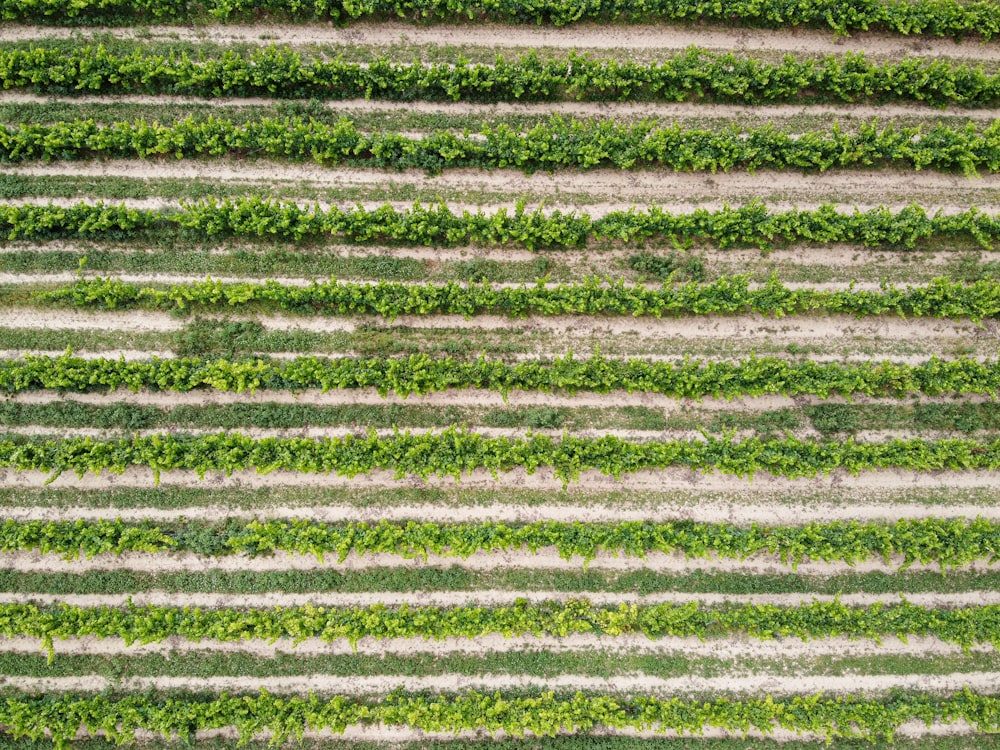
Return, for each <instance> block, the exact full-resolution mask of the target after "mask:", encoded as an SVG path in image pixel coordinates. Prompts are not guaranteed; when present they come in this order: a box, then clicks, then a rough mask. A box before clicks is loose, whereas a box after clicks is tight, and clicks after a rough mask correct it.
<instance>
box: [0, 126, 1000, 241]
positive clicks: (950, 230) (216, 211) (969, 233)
mask: <svg viewBox="0 0 1000 750" xmlns="http://www.w3.org/2000/svg"><path fill="white" fill-rule="evenodd" d="M998 127H1000V125H998ZM168 227H174V228H180V229H181V230H182V231H183V232H184V233H185V234H186V235H187V236H190V237H193V238H212V237H222V236H235V237H267V238H272V239H279V238H280V239H284V240H294V241H303V240H318V239H322V238H328V237H331V236H332V237H337V238H339V239H341V240H343V241H346V242H353V243H365V242H381V243H385V242H396V243H409V244H414V245H426V246H456V245H469V244H475V245H497V244H507V243H511V244H519V245H523V246H525V247H527V248H529V249H532V250H534V249H536V248H538V249H541V248H552V249H563V248H578V247H583V246H585V245H586V244H587V242H588V241H590V240H606V241H615V242H625V243H637V244H638V243H642V242H644V241H650V240H655V241H657V242H664V241H666V242H671V243H673V244H674V245H677V246H681V245H690V244H692V243H693V242H695V241H712V242H714V243H716V244H717V245H719V246H720V247H722V248H730V247H747V246H749V247H759V248H768V247H771V246H773V245H775V244H781V243H790V242H816V243H852V244H859V245H864V246H865V247H890V248H914V247H916V245H917V243H918V242H923V241H927V240H930V239H935V240H939V241H966V242H967V241H972V242H975V243H977V244H979V245H980V246H981V247H983V248H990V247H992V240H995V239H997V238H998V237H1000V218H995V217H992V216H989V215H987V214H985V213H983V212H982V211H980V210H979V209H976V208H970V209H968V210H967V211H964V212H962V213H959V214H954V215H944V214H941V213H938V214H935V215H933V216H930V215H928V213H927V212H926V211H925V210H924V209H923V208H921V207H919V206H909V207H907V208H904V209H902V210H900V211H895V212H894V211H891V210H889V209H887V208H884V207H882V208H877V209H871V210H868V211H858V210H855V211H854V212H853V213H840V212H838V211H837V209H836V208H835V207H834V206H831V205H824V206H821V207H820V208H818V209H815V210H802V211H800V210H794V209H793V210H789V211H772V210H769V209H768V208H767V207H765V206H764V205H762V204H760V203H751V204H749V205H746V206H743V207H740V208H729V207H725V208H723V209H720V210H715V211H710V210H706V209H701V208H699V209H696V210H694V211H692V212H691V213H671V212H669V211H666V210H664V209H662V208H659V207H657V206H651V207H649V208H647V209H644V210H639V209H631V210H629V211H613V212H610V213H608V214H606V215H604V216H601V217H599V218H591V217H590V216H587V215H586V214H578V213H575V212H574V213H563V212H560V211H554V212H551V213H547V212H544V211H543V210H542V209H541V208H536V209H533V210H528V209H526V208H525V207H524V205H523V204H520V205H518V207H517V208H516V209H515V210H514V211H512V212H508V211H507V210H506V209H505V208H500V209H497V210H496V211H494V212H493V213H484V212H483V211H477V212H476V213H472V212H470V211H463V212H462V213H461V214H456V213H454V212H452V211H451V210H450V209H449V208H448V207H447V206H445V205H443V204H442V205H437V206H433V207H424V206H422V205H420V204H414V206H413V207H412V208H410V209H407V210H396V209H394V208H393V207H392V206H390V205H384V206H381V207H379V208H375V209H370V210H369V209H366V208H363V207H360V206H358V207H353V208H339V207H336V206H334V207H331V208H329V209H323V208H320V207H319V206H318V205H313V206H311V207H303V206H299V205H298V204H296V203H292V202H279V201H270V200H262V199H260V198H241V199H236V200H221V201H219V200H214V199H204V200H201V201H196V202H189V203H183V204H181V206H180V207H179V208H176V209H162V210H146V209H136V208H128V207H126V206H125V204H119V205H106V204H104V203H102V202H98V203H96V204H88V203H83V202H81V203H78V204H76V205H73V206H70V207H65V208H63V207H59V206H55V205H51V204H50V205H11V204H0V232H2V233H5V234H6V236H7V240H22V239H23V240H42V239H58V238H69V237H81V236H82V237H94V238H98V237H103V238H107V239H115V240H125V239H134V238H136V237H138V236H141V235H142V234H143V233H145V232H149V231H155V230H156V229H158V228H159V229H163V228H168Z"/></svg>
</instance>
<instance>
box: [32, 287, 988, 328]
mask: <svg viewBox="0 0 1000 750" xmlns="http://www.w3.org/2000/svg"><path fill="white" fill-rule="evenodd" d="M33 299H34V301H35V302H36V303H40V304H59V303H69V304H71V305H73V306H75V307H97V308H101V309H105V310H115V309H123V308H134V307H143V308H156V309H164V310H172V311H187V310H191V309H203V310H210V311H214V310H217V309H220V308H221V309H232V308H241V307H244V306H247V305H255V304H264V305H266V306H268V307H278V308H280V309H282V310H285V311H289V312H293V313H297V314H306V315H381V316H384V317H386V318H389V319H393V318H396V317H398V316H400V315H465V316H467V317H471V316H474V315H487V314H501V315H506V316H510V317H515V318H516V317H524V316H527V315H601V314H604V315H608V314H610V315H634V316H640V315H655V316H656V317H660V316H662V315H732V314H739V313H745V312H756V313H762V314H764V315H773V316H774V317H777V318H780V317H783V316H785V315H796V314H803V313H808V312H825V313H831V314H843V315H856V316H859V317H861V316H866V315H885V314H892V315H899V316H902V317H936V318H971V319H972V320H975V321H979V320H981V319H983V318H992V317H996V316H997V315H998V314H1000V282H997V281H995V280H988V279H982V280H979V281H976V282H975V283H973V284H964V283H960V282H954V281H951V280H950V279H947V278H938V279H934V280H933V281H932V282H931V283H929V284H926V285H922V286H911V287H907V288H905V289H899V288H896V287H893V286H890V285H885V286H884V287H883V288H882V289H880V290H879V291H857V290H854V289H846V290H839V291H816V290H814V289H789V288H788V287H786V286H784V285H783V284H782V283H781V282H779V281H778V280H777V278H775V277H772V278H771V279H770V281H769V282H768V283H767V284H765V285H763V286H761V287H758V288H756V289H751V288H750V280H749V277H747V276H736V277H728V278H721V279H718V280H716V281H713V282H711V283H708V284H699V283H698V282H693V281H692V282H688V283H686V284H673V283H669V282H668V283H665V284H664V285H663V287H662V288H659V289H649V288H647V287H645V286H641V285H629V284H626V283H625V282H624V281H622V280H619V281H617V282H610V283H604V282H602V280H601V279H599V278H590V279H586V280H585V281H584V282H583V283H581V284H560V285H558V286H545V283H544V282H543V281H539V282H538V283H537V284H536V285H535V286H520V287H501V288H493V287H491V286H490V285H489V284H487V283H485V282H484V283H483V284H482V285H478V286H474V285H468V286H463V285H462V284H459V283H455V282H451V283H448V284H443V285H437V284H402V283H396V282H386V281H380V282H379V283H378V284H371V283H353V282H344V281H335V280H331V281H323V282H313V284H312V285H311V286H307V287H297V286H283V285H282V284H280V283H278V282H275V281H266V282H264V283H253V282H240V283H223V282H220V281H214V280H211V279H207V280H205V281H201V282H196V283H187V284H176V285H174V286H172V287H170V289H167V290H163V289H156V288H154V287H140V286H137V285H134V284H126V283H124V282H122V281H119V280H117V279H100V278H99V279H92V280H83V279H81V280H79V281H77V282H75V283H74V284H72V285H70V286H66V287H61V288H58V289H55V290H51V291H42V292H35V293H34V295H33Z"/></svg>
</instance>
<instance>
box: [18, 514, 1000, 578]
mask: <svg viewBox="0 0 1000 750" xmlns="http://www.w3.org/2000/svg"><path fill="white" fill-rule="evenodd" d="M545 547H555V548H556V550H558V552H559V556H560V557H562V558H563V559H565V560H572V559H573V558H575V557H579V558H582V560H583V561H584V562H589V561H590V560H593V559H594V558H595V557H596V556H597V555H598V554H600V553H610V554H614V555H625V556H628V557H640V558H641V557H645V556H646V555H647V554H649V553H651V552H661V553H664V554H672V553H682V554H683V555H684V556H685V557H686V558H688V559H704V558H710V557H714V556H718V557H721V558H731V559H741V560H742V559H745V558H747V557H750V556H752V555H757V554H768V555H776V556H778V557H780V559H781V561H782V563H785V564H789V565H791V566H792V569H793V570H794V569H795V568H796V567H797V565H798V564H799V563H800V562H802V561H803V560H805V559H808V560H813V561H815V560H823V561H824V562H845V563H848V564H851V565H853V564H855V563H859V562H865V561H867V560H870V559H872V558H882V559H883V560H884V561H885V562H886V563H887V564H888V562H889V560H890V557H891V556H894V555H895V556H902V557H903V562H902V565H901V567H900V569H901V570H903V569H905V568H906V567H908V566H909V565H911V564H913V563H915V562H920V563H922V564H927V563H938V564H940V566H941V569H942V571H944V570H945V569H946V568H949V567H958V566H962V565H966V564H968V563H971V562H975V561H977V560H987V561H989V562H993V561H994V560H995V559H996V558H997V557H998V556H1000V524H997V523H993V522H990V521H987V520H985V519H982V518H979V519H976V520H973V521H966V520H964V519H962V520H959V519H941V518H929V519H903V520H899V521H896V522H895V523H892V524H885V523H860V522H857V521H849V522H843V521H841V522H832V523H810V524H807V525H805V526H761V525H759V524H753V525H751V526H749V527H745V526H735V525H733V524H727V523H697V522H694V521H683V520H679V521H671V522H669V523H649V522H639V521H635V522H622V523H616V524H601V523H581V522H574V523H567V522H559V521H537V522H535V523H529V524H523V525H510V524H504V523H496V522H491V523H478V524H473V523H464V524H459V523H447V524H445V523H419V522H416V521H409V522H406V523H391V522H389V521H384V520H383V521H379V522H377V523H349V524H327V523H320V522H317V521H310V520H301V519H290V520H267V521H258V520H254V521H251V522H250V523H246V522H242V521H231V522H227V523H225V524H219V525H212V524H207V523H198V522H187V523H183V524H169V525H164V524H160V525H156V524H152V523H141V524H134V523H123V522H122V521H120V520H117V521H103V520H102V521H83V520H78V521H61V522H56V521H15V520H12V519H8V520H6V521H5V522H4V523H3V525H2V526H0V551H2V552H20V551H26V550H37V551H38V552H39V553H41V554H58V555H62V556H63V557H64V558H65V559H67V560H72V559H77V558H79V557H80V555H85V556H86V557H88V558H89V557H93V556H95V555H101V554H116V555H121V554H123V553H126V552H149V553H157V552H167V551H176V552H180V551H184V552H193V553H196V554H200V555H208V556H223V555H231V554H245V555H250V556H253V557H256V556H258V555H270V554H273V553H275V552H292V553H296V554H304V555H316V557H317V558H318V559H319V560H320V561H321V562H322V561H323V560H324V556H325V555H331V554H332V555H336V557H337V561H338V562H343V561H344V560H345V559H347V557H348V556H349V555H351V554H355V555H366V554H391V555H399V556H401V557H403V558H406V559H413V558H423V559H426V558H427V557H428V555H437V556H455V557H463V558H465V557H469V556H470V555H473V554H476V553H477V552H496V551H503V552H510V551H516V550H524V549H527V550H529V551H531V552H532V553H537V552H538V550H540V549H542V548H545Z"/></svg>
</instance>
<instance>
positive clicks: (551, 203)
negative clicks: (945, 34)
mask: <svg viewBox="0 0 1000 750" xmlns="http://www.w3.org/2000/svg"><path fill="white" fill-rule="evenodd" d="M151 169H154V170H155V167H154V168H151ZM152 173H153V172H152V171H151V174H152ZM887 179H888V178H887ZM715 194H716V195H717V194H718V193H717V192H716V193H715ZM873 197H876V196H873ZM81 202H88V203H96V202H101V203H105V204H107V205H110V204H114V205H124V206H125V207H126V208H134V209H139V210H149V211H164V210H169V209H179V208H180V201H173V200H168V199H165V198H124V199H114V200H108V201H93V200H89V201H84V200H82V199H80V198H41V197H31V198H11V199H9V200H7V201H5V203H7V204H8V205H12V206H45V205H53V206H56V207H59V208H70V207H72V206H76V205H79V204H80V203H81ZM290 202H292V203H296V204H297V205H299V206H300V207H302V208H309V207H312V206H319V207H320V208H321V209H323V210H329V209H330V208H331V207H333V206H337V207H339V208H343V209H345V210H346V209H351V208H356V207H358V206H360V207H362V208H364V209H365V210H368V211H374V210H376V209H378V208H382V207H383V206H389V207H391V208H392V209H393V210H395V211H409V210H411V209H412V208H413V203H412V202H404V201H335V202H332V203H330V202H325V201H309V200H306V201H290ZM763 203H764V205H765V206H766V207H767V208H768V209H769V210H771V211H792V210H796V209H797V210H800V211H814V210H817V209H819V208H820V206H823V205H827V204H829V203H830V201H816V200H804V201H788V200H778V201H773V202H763ZM910 203H911V202H910V201H909V200H906V201H900V200H896V201H878V200H877V198H876V200H875V201H874V202H870V203H866V202H865V201H857V202H853V201H852V202H851V203H849V204H848V203H833V204H832V205H833V208H834V210H836V211H837V212H838V213H841V214H853V213H854V212H855V211H872V210H875V209H878V208H887V209H889V210H890V211H893V212H899V211H902V210H903V209H905V208H908V207H909V206H910ZM656 205H657V206H658V207H659V208H661V209H663V210H664V211H669V212H671V213H674V214H690V213H694V212H695V211H696V210H698V209H704V210H707V211H721V210H723V209H724V208H727V207H729V208H732V206H731V205H730V203H729V202H727V201H725V200H721V199H716V200H708V201H699V202H696V203H687V202H683V201H678V202H675V203H669V202H663V201H656ZM447 207H448V209H449V210H450V211H452V212H453V213H461V212H463V211H469V212H471V213H476V212H477V211H482V212H483V213H486V214H493V213H495V212H496V211H498V210H500V209H505V210H506V211H507V212H508V213H512V212H514V211H516V210H517V209H518V204H517V201H516V200H512V201H508V202H502V203H494V202H490V203H489V204H485V203H484V204H477V203H455V202H451V201H449V202H448V203H447ZM535 208H538V209H539V210H540V211H541V213H543V214H545V215H549V214H552V213H554V212H556V211H562V212H563V213H565V212H566V211H568V210H577V209H579V211H580V212H581V213H585V214H587V215H588V216H590V218H592V219H600V218H602V217H604V216H607V215H608V214H610V213H615V212H627V211H634V210H635V208H636V206H635V203H634V202H631V203H620V202H616V203H610V202H608V203H587V204H582V205H579V206H577V205H575V204H574V203H573V202H572V201H570V202H563V201H560V200H556V199H551V200H546V201H544V202H540V203H539V204H538V205H537V206H536V205H526V206H525V209H526V210H528V211H533V210H535ZM922 208H923V209H924V210H925V211H927V212H928V213H929V214H938V213H939V214H941V215H942V216H957V215H959V214H962V213H965V212H966V211H968V210H969V204H968V203H964V204H957V203H949V202H947V201H945V202H939V201H930V202H927V203H923V204H922ZM978 208H979V210H980V211H981V213H983V214H984V215H987V216H1000V206H997V205H993V204H988V205H985V206H980V207H978Z"/></svg>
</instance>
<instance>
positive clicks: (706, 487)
mask: <svg viewBox="0 0 1000 750" xmlns="http://www.w3.org/2000/svg"><path fill="white" fill-rule="evenodd" d="M159 484H160V485H164V486H180V487H198V486H202V487H205V488H208V489H214V488H223V487H226V488H247V489H259V488H269V487H283V486H284V487H348V486H350V487H358V488H378V487H409V488H419V487H441V488H445V487H456V486H461V487H464V488H469V489H478V488H487V489H497V488H499V487H511V488H521V489H534V490H552V491H555V490H562V489H565V488H567V487H569V486H572V487H573V488H574V489H579V490H584V491H586V490H595V491H596V490H605V491H607V490H618V489H634V490H647V491H669V490H702V491H718V492H743V493H747V492H748V491H750V490H755V491H761V492H767V491H771V492H777V493H784V494H788V493H791V492H795V491H807V490H821V489H826V488H836V489H838V490H852V491H853V490H859V491H864V490H869V491H877V490H880V489H913V490H918V489H925V488H932V489H952V490H955V491H960V490H963V489H973V488H984V489H1000V472H991V471H962V472H958V471H940V472H912V471H900V470H878V471H868V472H864V473H861V474H858V475H851V474H850V473H848V472H847V471H845V470H843V469H837V470H836V471H834V472H831V473H830V474H828V475H826V476H819V477H815V478H808V477H804V478H801V479H787V478H784V477H775V476H771V475H770V474H766V473H758V474H756V475H755V476H754V477H753V478H752V479H750V478H742V477H735V476H728V475H725V474H719V473H713V474H700V473H697V472H693V471H690V470H687V469H680V468H671V469H664V470H659V471H649V470H643V471H638V472H635V473H633V474H626V475H623V476H622V478H621V479H620V480H616V479H614V477H609V476H605V475H603V474H599V473H598V472H596V471H584V472H581V474H580V476H579V477H578V479H577V480H575V481H574V482H573V483H572V485H569V484H567V483H564V482H562V481H561V480H559V479H557V478H556V477H555V476H554V474H553V473H552V471H551V470H549V469H539V470H538V471H536V472H535V473H534V474H528V473H527V471H526V470H524V469H515V470H512V471H506V472H498V473H497V475H496V476H493V475H492V474H490V473H489V472H488V471H485V470H482V469H476V470H474V471H472V472H470V473H468V474H465V475H463V476H462V478H461V480H460V485H459V480H456V479H455V478H454V477H429V478H428V479H426V480H423V479H420V478H419V477H407V478H405V479H396V477H395V474H394V473H393V472H392V471H384V470H376V471H373V472H370V473H368V474H363V475H359V476H355V477H351V478H348V477H343V476H338V475H336V474H301V473H296V472H290V471H274V472H271V473H269V474H257V473H255V472H253V471H240V472H234V473H233V474H232V475H230V476H225V475H222V474H218V473H213V472H209V473H206V475H205V477H204V478H203V479H200V478H199V477H198V475H197V473H195V472H193V471H179V470H178V471H164V472H161V473H160V476H159ZM44 486H51V487H53V488H58V487H78V488H80V489H104V488H108V487H148V488H152V487H155V486H157V482H156V478H155V476H154V473H153V471H152V470H151V469H148V468H143V467H129V468H128V469H126V470H125V471H124V472H123V473H122V474H120V475H117V474H109V473H107V472H104V473H101V474H93V473H90V474H86V475H84V476H82V477H78V476H77V475H76V474H74V473H72V472H68V471H67V472H63V473H62V474H60V475H59V476H56V477H53V476H52V475H51V474H49V473H47V472H41V471H20V472H19V471H13V470H11V469H4V470H2V471H0V487H10V488H17V487H44ZM748 497H749V496H748ZM767 510H771V511H772V513H768V512H767ZM775 510H777V513H776V514H775V513H773V511H775ZM896 510H897V511H898V512H897V513H894V514H891V515H889V517H895V518H899V517H901V516H902V515H905V516H910V515H911V511H910V508H909V507H907V508H906V509H905V510H904V509H903V508H896ZM929 510H930V509H929V508H928V507H925V506H920V505H914V506H913V510H912V513H913V514H915V515H914V517H918V518H921V517H928V516H931V515H936V513H935V512H933V511H931V512H929ZM934 510H936V509H934ZM977 513H978V514H980V515H982V516H984V517H986V518H1000V506H996V507H992V506H983V507H982V508H981V509H980V508H979V507H978V506H976V507H975V508H974V509H973V510H971V514H972V515H976V514H977ZM888 514H889V512H888V511H887V510H886V508H884V507H877V506H876V507H869V506H864V505H860V506H858V507H849V508H840V509H839V510H838V509H831V512H830V514H829V515H828V516H827V517H833V516H835V517H839V518H846V519H851V518H856V519H858V520H864V519H868V518H886V517H887V515H888ZM679 515H680V517H683V518H697V519H699V520H702V521H720V522H721V521H729V522H732V523H750V522H752V519H755V518H760V519H761V521H762V522H766V523H782V522H784V523H796V522H797V521H796V520H795V519H796V517H795V515H794V514H793V513H792V512H791V511H790V510H789V508H788V507H787V506H785V505H782V506H778V508H777V509H775V508H773V507H772V508H770V509H765V508H762V507H746V508H740V507H738V506H734V505H724V506H722V507H718V508H713V507H711V506H708V505H704V504H699V505H698V506H697V507H695V508H692V507H686V509H685V512H684V513H682V514H679ZM963 515H966V514H964V513H963ZM817 516H818V514H817V513H816V512H814V511H807V512H806V514H805V516H804V517H805V518H808V519H810V520H819V517H817ZM800 517H802V516H800ZM747 519H750V520H747Z"/></svg>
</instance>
